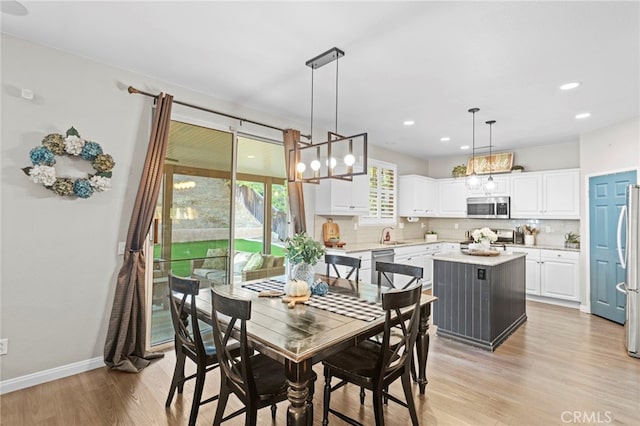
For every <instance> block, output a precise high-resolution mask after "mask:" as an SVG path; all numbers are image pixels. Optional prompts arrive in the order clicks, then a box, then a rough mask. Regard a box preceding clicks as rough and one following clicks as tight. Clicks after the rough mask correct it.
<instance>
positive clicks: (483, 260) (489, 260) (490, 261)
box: [433, 251, 526, 266]
mask: <svg viewBox="0 0 640 426" xmlns="http://www.w3.org/2000/svg"><path fill="white" fill-rule="evenodd" d="M498 253H500V255H498V256H471V255H469V254H465V253H462V252H459V251H451V252H447V253H442V254H436V255H435V256H433V260H444V261H447V262H456V263H469V264H472V265H483V266H496V265H500V264H502V263H506V262H511V261H512V260H514V259H518V258H520V257H524V256H526V254H525V253H521V252H517V251H499V252H498Z"/></svg>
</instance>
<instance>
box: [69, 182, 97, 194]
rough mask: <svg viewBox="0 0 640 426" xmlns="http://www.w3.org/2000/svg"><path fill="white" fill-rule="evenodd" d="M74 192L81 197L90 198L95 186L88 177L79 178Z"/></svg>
mask: <svg viewBox="0 0 640 426" xmlns="http://www.w3.org/2000/svg"><path fill="white" fill-rule="evenodd" d="M73 193H74V194H76V195H77V196H78V197H80V198H89V197H91V195H92V194H93V188H92V187H91V183H90V182H89V180H88V179H78V180H76V181H75V182H74V184H73Z"/></svg>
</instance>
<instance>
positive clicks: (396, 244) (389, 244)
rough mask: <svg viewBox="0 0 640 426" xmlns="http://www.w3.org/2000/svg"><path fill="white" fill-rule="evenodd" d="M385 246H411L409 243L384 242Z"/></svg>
mask: <svg viewBox="0 0 640 426" xmlns="http://www.w3.org/2000/svg"><path fill="white" fill-rule="evenodd" d="M382 244H384V245H385V246H401V245H403V244H409V241H383V242H382Z"/></svg>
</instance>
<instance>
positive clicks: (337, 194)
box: [316, 175, 369, 216]
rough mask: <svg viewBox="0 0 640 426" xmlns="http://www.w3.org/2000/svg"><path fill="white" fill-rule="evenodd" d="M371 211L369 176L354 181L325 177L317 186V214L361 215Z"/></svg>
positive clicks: (357, 177) (358, 177) (354, 178)
mask: <svg viewBox="0 0 640 426" xmlns="http://www.w3.org/2000/svg"><path fill="white" fill-rule="evenodd" d="M367 213H369V177H368V176H367V175H360V176H354V177H353V181H351V182H350V181H344V180H339V179H323V180H322V181H321V182H320V185H318V187H317V188H316V214H319V215H337V216H360V215H366V214H367Z"/></svg>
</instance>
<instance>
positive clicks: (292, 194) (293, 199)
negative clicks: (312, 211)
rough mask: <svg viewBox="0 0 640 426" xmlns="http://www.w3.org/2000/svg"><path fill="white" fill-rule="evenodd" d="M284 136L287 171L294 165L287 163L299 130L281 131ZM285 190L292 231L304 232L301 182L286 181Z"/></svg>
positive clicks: (305, 225)
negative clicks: (287, 195)
mask: <svg viewBox="0 0 640 426" xmlns="http://www.w3.org/2000/svg"><path fill="white" fill-rule="evenodd" d="M283 136H284V164H285V166H286V169H287V171H289V170H291V169H290V167H295V164H294V165H291V164H289V160H290V159H289V152H290V151H291V150H293V149H294V147H295V144H296V143H298V141H299V140H300V131H299V130H293V129H286V130H285V131H284V132H283ZM287 190H288V192H289V210H290V211H291V222H292V223H293V231H294V232H295V233H296V234H299V233H300V232H306V230H307V223H306V220H305V216H304V195H303V193H302V182H287Z"/></svg>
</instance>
